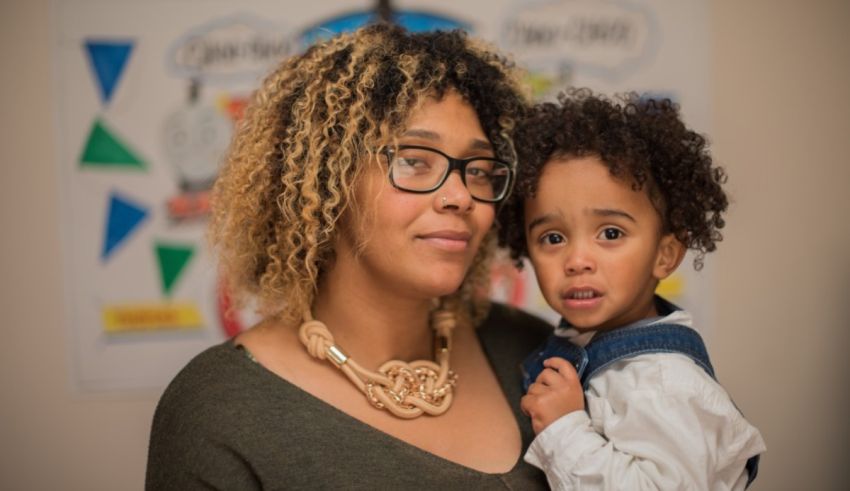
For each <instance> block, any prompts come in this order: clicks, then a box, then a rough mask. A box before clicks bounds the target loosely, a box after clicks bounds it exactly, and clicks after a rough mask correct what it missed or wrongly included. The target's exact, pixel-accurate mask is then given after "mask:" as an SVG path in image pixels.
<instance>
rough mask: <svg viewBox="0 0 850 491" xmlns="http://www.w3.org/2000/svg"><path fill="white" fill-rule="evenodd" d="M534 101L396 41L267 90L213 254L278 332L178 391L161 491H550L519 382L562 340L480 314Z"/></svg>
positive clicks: (349, 49)
mask: <svg viewBox="0 0 850 491" xmlns="http://www.w3.org/2000/svg"><path fill="white" fill-rule="evenodd" d="M524 103H525V101H524V99H523V97H522V96H521V95H520V91H519V84H518V82H517V76H516V73H514V70H513V68H512V67H511V65H510V64H508V63H507V62H506V61H505V60H504V59H502V58H501V57H500V56H498V55H497V54H495V53H493V52H492V51H488V50H487V49H485V48H483V47H481V46H478V45H477V44H476V43H474V42H473V41H471V40H469V39H467V38H466V37H465V36H464V35H463V34H460V33H431V34H408V33H406V32H404V31H402V30H400V29H397V28H393V27H388V26H373V27H369V28H365V29H363V30H360V31H358V32H355V33H354V34H351V35H343V36H340V37H337V38H335V39H332V40H330V41H327V42H325V43H322V44H319V45H317V46H314V47H312V48H310V49H309V50H308V51H307V52H306V53H304V54H303V55H300V56H296V57H294V58H292V59H289V60H287V61H285V62H284V63H283V64H282V65H281V66H280V67H279V68H278V69H277V70H276V71H274V72H273V73H272V74H271V75H270V76H269V77H268V78H267V79H266V80H265V82H264V85H263V87H262V88H261V89H260V90H259V91H258V93H257V94H256V96H255V98H254V101H253V104H252V105H251V107H250V108H249V110H248V113H247V116H246V118H245V120H244V121H243V122H242V124H241V125H240V127H239V129H238V130H237V134H236V136H235V139H234V143H233V146H232V148H231V151H230V155H229V159H228V162H227V165H226V166H225V168H224V169H223V171H222V174H221V176H220V177H219V180H218V182H217V184H216V188H215V200H214V218H213V221H212V225H211V237H212V241H213V243H214V244H215V246H216V247H217V250H218V253H219V255H220V259H221V264H222V268H223V270H224V273H225V274H226V276H227V278H229V279H230V281H231V288H232V289H233V290H234V291H236V292H240V293H242V294H244V295H245V296H247V297H251V298H254V299H255V300H256V301H257V302H258V303H259V305H260V307H261V309H262V311H263V312H264V313H265V314H266V317H265V319H266V320H265V321H263V322H261V323H260V324H258V325H257V326H255V327H253V328H252V329H250V330H248V331H247V332H244V333H242V334H240V335H239V336H237V337H236V338H235V339H233V340H231V341H228V342H226V343H224V344H222V345H220V346H217V347H213V348H211V349H209V350H207V351H206V352H204V353H202V354H201V355H199V356H198V357H197V358H195V359H194V360H193V361H192V362H190V363H189V365H188V366H187V367H186V368H185V369H184V370H183V371H182V372H181V373H180V374H179V375H178V376H177V377H176V378H175V380H174V381H173V382H172V383H171V385H170V386H169V388H168V389H167V390H166V392H165V394H164V395H163V397H162V400H161V401H160V404H159V406H158V408H157V412H156V415H155V417H154V422H153V429H152V434H151V443H150V454H149V462H148V473H147V487H148V488H149V489H192V488H201V487H203V488H214V489H259V488H262V489H278V488H296V489H298V488H316V487H318V488H331V487H333V488H343V489H352V488H363V489H387V488H388V489H407V488H417V489H432V488H440V489H455V488H457V489H460V488H467V489H468V488H470V487H473V488H475V489H479V488H499V487H507V488H512V489H534V488H538V487H544V488H545V479H544V478H543V476H542V474H540V473H539V472H538V471H536V470H534V469H532V468H531V467H529V466H528V465H527V464H525V463H524V462H522V459H521V456H522V454H523V452H524V450H525V448H526V447H527V445H528V443H529V441H530V439H531V437H532V433H531V429H530V427H529V424H528V421H527V419H526V418H525V417H524V416H522V415H521V412H520V410H519V398H520V396H521V393H520V383H519V381H520V374H519V373H518V370H517V366H518V363H519V362H520V361H521V359H522V357H523V356H524V355H526V354H527V352H528V351H530V350H531V349H532V348H533V347H534V346H535V345H536V344H537V343H538V342H539V341H540V340H541V339H542V337H544V336H545V335H546V333H547V332H548V330H549V328H547V326H546V325H545V324H543V323H542V322H541V321H539V320H537V319H534V318H531V317H529V316H527V315H524V314H521V313H519V312H516V311H512V310H508V309H505V308H504V307H500V306H493V308H492V309H490V310H489V312H488V311H487V307H488V306H487V305H486V302H483V301H482V300H481V299H480V298H481V295H480V291H481V288H483V287H486V277H487V272H488V269H487V258H488V256H489V254H490V251H491V249H492V243H493V241H492V233H491V232H490V230H491V225H492V223H493V221H494V215H495V209H496V207H497V206H498V203H499V202H501V201H502V200H503V199H504V198H505V196H506V195H507V193H508V192H509V191H510V185H511V180H512V176H513V166H514V164H513V162H514V151H513V144H512V142H511V140H510V137H509V135H510V132H511V129H512V127H513V122H514V120H515V118H516V117H518V116H519V115H520V113H521V112H522V110H523V108H524ZM476 291H477V292H478V295H474V293H475V292H476ZM476 298H478V300H475V299H476ZM482 321H483V322H482ZM476 324H481V325H480V326H479V327H478V329H477V330H476V327H475V325H476ZM388 360H389V361H388ZM414 360H416V361H414Z"/></svg>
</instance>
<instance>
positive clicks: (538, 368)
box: [522, 297, 759, 487]
mask: <svg viewBox="0 0 850 491" xmlns="http://www.w3.org/2000/svg"><path fill="white" fill-rule="evenodd" d="M656 300H657V301H658V303H659V305H658V307H660V308H659V309H658V311H659V312H662V311H668V312H667V313H669V311H672V310H678V308H677V307H676V306H674V305H673V304H671V303H669V302H667V301H666V300H663V299H661V298H658V297H656ZM645 353H681V354H683V355H685V356H687V357H689V358H691V359H692V360H693V361H694V363H696V364H697V365H699V366H700V367H702V368H703V370H705V371H706V373H708V374H709V375H710V376H711V378H713V379H715V380H717V379H716V378H715V376H714V368H713V367H712V366H711V361H709V359H708V352H707V351H706V349H705V344H704V343H703V342H702V338H701V337H700V335H699V334H698V333H697V332H696V331H694V330H693V329H691V328H689V327H685V326H682V325H678V324H663V323H658V324H649V325H642V326H635V327H629V328H627V329H613V330H610V331H603V332H598V333H596V334H595V335H594V336H593V338H592V339H591V340H590V343H588V344H587V346H585V347H583V348H582V347H580V346H577V345H575V344H573V343H571V342H570V341H569V340H567V339H566V338H563V337H559V336H556V335H554V334H553V335H550V336H549V338H548V339H547V340H546V342H545V343H543V345H541V346H540V348H538V349H537V350H536V351H534V352H533V353H532V354H531V355H530V356H529V357H528V358H526V359H525V361H523V363H522V373H523V381H522V383H523V390H525V391H528V387H529V386H530V385H531V384H532V383H533V382H534V381H535V380H536V379H537V376H538V375H540V372H542V371H543V368H544V367H543V361H544V360H546V359H547V358H551V357H553V356H558V357H561V358H564V359H566V360H567V361H569V362H570V363H572V365H573V367H575V369H576V372H577V373H578V376H579V379H580V380H581V386H582V389H584V390H587V387H588V384H589V382H590V379H591V378H593V376H594V375H596V374H598V373H599V372H601V371H602V370H604V369H605V368H606V367H608V366H609V365H611V364H612V363H615V362H618V361H620V360H623V359H625V358H631V357H633V356H637V355H641V354H645ZM758 464H759V456H758V455H755V456H753V457H750V459H749V460H747V465H746V468H747V475H748V477H747V487H749V485H750V484H751V483H752V482H753V481H754V480H755V478H756V475H757V474H758Z"/></svg>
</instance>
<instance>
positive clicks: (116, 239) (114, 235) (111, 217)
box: [100, 193, 148, 260]
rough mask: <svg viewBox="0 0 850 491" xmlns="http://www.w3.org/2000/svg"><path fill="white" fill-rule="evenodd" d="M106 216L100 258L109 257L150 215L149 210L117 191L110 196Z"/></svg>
mask: <svg viewBox="0 0 850 491" xmlns="http://www.w3.org/2000/svg"><path fill="white" fill-rule="evenodd" d="M107 213H108V214H107V217H106V235H105V236H104V238H103V249H102V250H101V253H100V259H101V260H105V259H107V258H108V257H109V256H110V255H111V254H112V252H113V251H114V250H115V248H116V247H118V245H119V244H121V243H122V242H124V240H125V239H126V238H127V237H128V236H129V235H130V234H131V233H132V232H133V231H134V230H135V229H136V228H137V227H138V226H139V224H141V223H142V221H143V220H144V219H145V218H146V217H147V216H148V210H147V208H145V207H144V206H142V205H138V204H135V203H133V202H131V201H129V200H127V199H125V198H122V197H120V196H118V195H117V194H115V193H112V195H111V196H110V197H109V211H108V212H107Z"/></svg>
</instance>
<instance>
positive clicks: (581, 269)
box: [564, 244, 596, 276]
mask: <svg viewBox="0 0 850 491" xmlns="http://www.w3.org/2000/svg"><path fill="white" fill-rule="evenodd" d="M594 271H596V261H594V259H593V256H592V254H591V252H590V251H589V250H588V249H587V248H586V247H583V246H581V245H579V244H574V245H572V246H571V247H570V249H569V251H568V252H567V257H566V260H565V261H564V272H565V273H566V274H567V275H568V276H572V275H578V274H583V273H592V272H594Z"/></svg>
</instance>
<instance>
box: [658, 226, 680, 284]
mask: <svg viewBox="0 0 850 491" xmlns="http://www.w3.org/2000/svg"><path fill="white" fill-rule="evenodd" d="M684 258H685V246H684V244H682V243H681V242H679V239H677V238H676V237H675V236H674V235H673V234H666V235H664V236H662V237H661V240H660V241H659V242H658V252H657V253H656V256H655V267H654V268H653V269H652V275H653V276H655V279H656V280H659V281H661V280H663V279H664V278H666V277H668V276H670V275H671V274H672V273H673V271H676V268H678V267H679V264H680V263H681V262H682V259H684Z"/></svg>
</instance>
